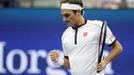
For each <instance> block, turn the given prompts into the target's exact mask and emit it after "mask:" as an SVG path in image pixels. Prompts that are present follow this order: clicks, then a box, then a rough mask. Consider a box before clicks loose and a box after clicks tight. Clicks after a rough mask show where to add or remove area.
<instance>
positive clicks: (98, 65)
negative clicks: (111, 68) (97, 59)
mask: <svg viewBox="0 0 134 75" xmlns="http://www.w3.org/2000/svg"><path fill="white" fill-rule="evenodd" d="M106 65H107V64H106V62H104V61H102V62H101V63H99V64H97V71H99V72H101V71H102V70H104V69H105V67H106Z"/></svg>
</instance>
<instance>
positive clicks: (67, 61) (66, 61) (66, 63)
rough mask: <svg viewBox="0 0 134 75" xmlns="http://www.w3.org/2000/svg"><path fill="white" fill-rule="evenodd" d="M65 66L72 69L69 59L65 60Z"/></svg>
mask: <svg viewBox="0 0 134 75" xmlns="http://www.w3.org/2000/svg"><path fill="white" fill-rule="evenodd" d="M63 66H64V67H65V68H68V69H69V68H70V63H69V59H68V58H64V64H63Z"/></svg>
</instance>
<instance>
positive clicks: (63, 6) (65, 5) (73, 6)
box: [61, 3, 83, 10]
mask: <svg viewBox="0 0 134 75" xmlns="http://www.w3.org/2000/svg"><path fill="white" fill-rule="evenodd" d="M61 9H70V10H83V8H82V7H81V6H80V5H78V4H69V3H62V4H61Z"/></svg>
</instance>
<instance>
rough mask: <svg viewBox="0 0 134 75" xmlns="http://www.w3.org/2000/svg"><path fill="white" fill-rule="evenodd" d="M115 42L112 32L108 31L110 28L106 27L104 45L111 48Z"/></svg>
mask: <svg viewBox="0 0 134 75" xmlns="http://www.w3.org/2000/svg"><path fill="white" fill-rule="evenodd" d="M115 41H116V38H115V36H114V35H113V33H112V31H111V30H110V28H109V27H107V32H106V40H105V43H106V44H107V45H108V46H111V45H112V44H113V43H114V42H115Z"/></svg>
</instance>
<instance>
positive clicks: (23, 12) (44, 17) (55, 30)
mask: <svg viewBox="0 0 134 75" xmlns="http://www.w3.org/2000/svg"><path fill="white" fill-rule="evenodd" d="M85 18H86V19H92V20H95V19H99V20H107V21H108V26H109V27H110V29H111V30H112V32H113V33H114V35H115V36H116V38H117V39H118V40H119V41H120V42H121V44H122V45H123V48H124V51H123V53H122V54H121V55H119V57H117V58H116V59H115V60H114V61H113V64H112V65H113V69H114V71H115V73H114V75H133V74H134V69H133V67H134V57H133V53H134V45H133V41H134V40H133V38H134V34H133V32H134V10H86V11H85ZM65 29H66V25H65V23H64V22H63V21H62V16H61V15H60V10H59V9H0V41H5V42H6V43H7V45H6V47H5V50H4V56H5V57H6V55H7V54H8V52H9V51H11V50H12V49H17V48H18V49H22V50H24V51H25V52H26V51H27V50H28V49H35V50H38V49H45V50H46V51H47V52H50V50H52V49H60V50H62V47H61V35H62V33H63V31H64V30H65ZM18 60H19V58H18ZM45 61H46V60H40V62H39V67H40V69H42V71H43V70H44V69H45V68H46V66H47V63H44V62H45ZM4 62H5V60H4ZM18 63H19V61H18V62H16V67H17V66H18V65H17V64H18ZM4 67H5V68H6V64H5V63H4ZM9 74H11V73H10V72H8V71H7V73H6V74H5V75H9ZM23 74H24V75H26V74H27V73H26V72H24V73H23ZM41 74H43V75H46V73H44V72H42V73H41Z"/></svg>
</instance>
